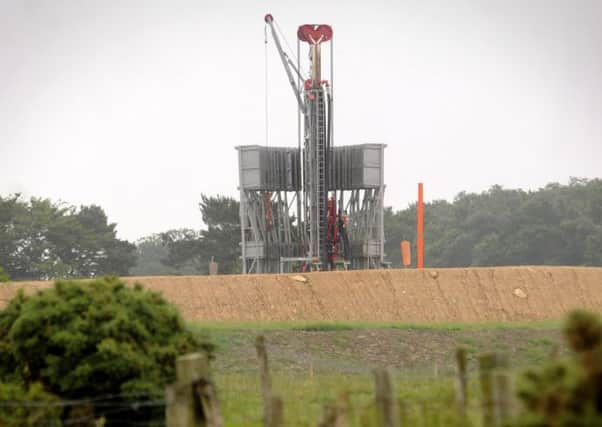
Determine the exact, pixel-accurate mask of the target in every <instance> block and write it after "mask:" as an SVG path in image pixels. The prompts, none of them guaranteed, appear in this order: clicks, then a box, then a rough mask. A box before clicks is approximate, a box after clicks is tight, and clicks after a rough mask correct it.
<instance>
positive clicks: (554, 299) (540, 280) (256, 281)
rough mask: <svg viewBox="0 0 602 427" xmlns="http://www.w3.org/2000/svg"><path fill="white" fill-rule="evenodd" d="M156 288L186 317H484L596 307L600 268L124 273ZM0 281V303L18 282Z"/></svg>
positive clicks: (31, 285) (540, 316)
mask: <svg viewBox="0 0 602 427" xmlns="http://www.w3.org/2000/svg"><path fill="white" fill-rule="evenodd" d="M126 280H127V281H128V282H130V283H133V282H139V283H142V284H143V285H145V287H146V288H147V289H151V290H154V291H158V292H161V293H162V294H163V295H164V297H165V298H166V299H168V300H169V301H171V302H173V303H175V304H176V305H178V306H179V307H180V309H181V310H182V313H183V315H184V316H185V317H186V318H187V319H196V320H220V321H221V320H223V321H251V320H253V321H273V320H316V321H344V320H357V321H399V322H489V321H527V320H546V319H558V318H561V317H562V316H563V315H564V314H565V313H566V312H567V311H568V310H570V309H573V308H586V309H590V310H593V311H596V312H599V313H602V268H588V267H496V268H456V269H424V270H363V271H345V272H343V271H341V272H330V273H306V274H302V275H299V274H270V275H267V274H263V275H228V276H169V277H165V276H157V277H129V278H126ZM49 286H51V283H48V282H17V283H8V284H3V285H0V307H3V306H4V305H5V304H6V303H7V302H8V301H9V300H10V299H11V298H12V297H13V296H14V295H15V293H16V290H17V289H19V288H24V289H25V290H26V292H32V291H33V290H35V289H41V288H46V287H49Z"/></svg>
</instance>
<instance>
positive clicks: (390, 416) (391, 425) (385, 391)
mask: <svg viewBox="0 0 602 427" xmlns="http://www.w3.org/2000/svg"><path fill="white" fill-rule="evenodd" d="M374 391H375V394H374V405H375V407H376V417H377V419H378V425H379V426H382V427H398V426H399V413H398V405H397V399H395V393H394V391H393V383H392V381H391V375H390V374H389V371H387V370H386V369H384V368H378V369H375V370H374Z"/></svg>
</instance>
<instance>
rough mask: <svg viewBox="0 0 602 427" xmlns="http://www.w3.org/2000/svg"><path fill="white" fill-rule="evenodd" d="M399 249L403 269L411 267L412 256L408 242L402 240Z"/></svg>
mask: <svg viewBox="0 0 602 427" xmlns="http://www.w3.org/2000/svg"><path fill="white" fill-rule="evenodd" d="M400 249H401V263H402V264H403V266H404V267H409V266H410V265H412V255H411V251H410V242H408V241H407V240H403V241H402V242H401V244H400Z"/></svg>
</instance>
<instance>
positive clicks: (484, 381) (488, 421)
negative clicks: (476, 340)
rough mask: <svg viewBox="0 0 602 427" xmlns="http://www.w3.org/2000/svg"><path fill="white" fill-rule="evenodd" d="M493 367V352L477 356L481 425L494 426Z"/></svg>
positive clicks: (485, 426) (484, 426)
mask: <svg viewBox="0 0 602 427" xmlns="http://www.w3.org/2000/svg"><path fill="white" fill-rule="evenodd" d="M494 368H495V354H483V355H481V356H480V357H479V371H480V372H479V379H480V382H481V392H482V394H483V397H482V399H483V402H482V406H483V408H482V410H483V427H495V401H494V396H493V380H492V373H493V369H494Z"/></svg>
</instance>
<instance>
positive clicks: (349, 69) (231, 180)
mask: <svg viewBox="0 0 602 427" xmlns="http://www.w3.org/2000/svg"><path fill="white" fill-rule="evenodd" d="M266 12H271V13H272V14H273V15H274V17H275V20H276V21H277V23H278V24H279V26H280V28H282V30H283V32H284V33H285V36H286V37H287V39H288V40H289V42H290V43H291V44H292V45H294V44H295V34H296V28H297V26H298V25H299V24H304V23H328V24H331V25H332V26H333V28H334V42H335V144H356V143H363V142H382V143H386V144H388V148H387V151H386V164H385V179H386V183H387V192H386V204H387V205H392V206H394V207H395V208H404V207H406V206H407V205H408V203H411V202H412V201H413V200H415V197H416V183H417V182H418V181H421V180H422V181H424V183H425V196H426V198H427V199H429V200H430V199H435V198H446V199H450V198H452V197H453V196H454V195H455V194H456V193H458V192H459V191H463V190H466V191H482V190H485V189H487V188H488V187H490V186H491V185H493V184H501V185H503V186H504V187H523V188H532V189H536V188H538V187H540V186H543V185H545V184H546V183H548V182H550V181H560V182H566V181H567V180H568V178H569V176H579V177H596V176H601V175H602V166H601V161H602V25H600V18H601V17H602V1H599V0H590V1H585V0H584V1H569V0H566V1H558V0H540V1H518V0H517V1H501V0H499V1H485V0H482V1H477V0H467V1H454V2H450V1H447V0H441V1H423V0H415V1H383V0H380V1H376V0H373V1H371V2H367V1H357V2H329V3H326V2H323V1H311V0H308V1H304V2H299V1H295V2H293V1H282V0H280V1H268V2H260V1H253V0H241V1H236V2H234V1H231V2H217V1H211V2H209V1H199V0H197V1H162V2H156V1H131V0H120V1H117V0H114V1H100V0H97V1H85V0H84V1H82V0H69V1H65V0H46V1H12V0H0V168H1V169H0V194H3V195H6V194H7V193H10V192H17V191H18V192H23V193H24V194H26V195H27V196H31V195H34V196H43V197H50V198H52V199H61V200H64V201H67V202H69V203H72V204H90V203H96V204H99V205H101V206H102V207H103V208H104V209H105V211H106V212H107V214H108V215H109V218H110V220H111V221H115V222H117V223H118V230H119V235H120V236H121V237H123V238H127V239H130V240H132V239H136V238H139V237H142V236H144V235H148V234H151V233H153V232H160V231H164V230H167V229H170V228H179V227H192V228H199V227H200V226H201V218H200V214H199V213H198V210H197V203H198V201H199V198H200V197H199V195H200V193H202V192H204V193H211V194H215V193H220V194H228V195H233V196H236V195H237V190H236V186H237V181H238V176H237V159H236V152H235V150H234V147H235V146H236V145H242V144H263V143H265V136H264V127H265V121H264V90H265V89H264V43H263V40H264V24H263V16H264V14H265V13H266ZM268 48H269V51H268V54H269V55H268V64H269V65H268V75H269V80H270V84H269V88H268V92H269V106H270V118H269V129H270V132H269V143H270V145H296V141H297V140H296V132H297V122H296V105H295V99H294V97H293V94H292V92H291V90H290V88H289V87H288V83H287V80H286V78H285V74H284V70H283V69H282V66H281V64H280V63H279V62H278V58H277V56H276V52H275V50H274V46H273V44H271V43H270V44H269V45H268Z"/></svg>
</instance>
